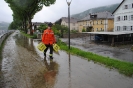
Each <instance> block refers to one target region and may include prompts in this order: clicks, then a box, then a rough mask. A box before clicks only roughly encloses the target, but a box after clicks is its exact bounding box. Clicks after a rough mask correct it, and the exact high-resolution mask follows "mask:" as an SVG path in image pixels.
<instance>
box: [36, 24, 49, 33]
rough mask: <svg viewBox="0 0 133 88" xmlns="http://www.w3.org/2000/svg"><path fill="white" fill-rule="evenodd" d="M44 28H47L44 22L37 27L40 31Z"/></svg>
mask: <svg viewBox="0 0 133 88" xmlns="http://www.w3.org/2000/svg"><path fill="white" fill-rule="evenodd" d="M46 28H47V25H46V24H41V25H40V26H39V27H38V30H39V31H40V32H41V33H42V32H43V31H44V30H45V29H46Z"/></svg>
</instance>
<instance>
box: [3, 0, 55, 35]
mask: <svg viewBox="0 0 133 88" xmlns="http://www.w3.org/2000/svg"><path fill="white" fill-rule="evenodd" d="M5 1H6V2H7V3H8V4H9V7H10V8H11V9H12V11H13V19H17V20H20V21H21V23H22V25H23V27H24V29H25V31H26V25H29V26H28V28H29V29H30V34H32V30H31V29H32V23H31V20H32V19H33V17H34V15H35V14H36V13H37V12H38V11H40V10H41V9H42V8H43V6H44V5H45V6H50V5H51V4H54V3H55V1H56V0H5Z"/></svg>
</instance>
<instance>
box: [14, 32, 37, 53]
mask: <svg viewBox="0 0 133 88" xmlns="http://www.w3.org/2000/svg"><path fill="white" fill-rule="evenodd" d="M14 39H15V42H16V44H17V45H20V46H22V47H24V48H26V49H28V50H29V51H34V47H33V39H31V38H27V37H25V36H23V35H21V34H16V35H15V36H14Z"/></svg>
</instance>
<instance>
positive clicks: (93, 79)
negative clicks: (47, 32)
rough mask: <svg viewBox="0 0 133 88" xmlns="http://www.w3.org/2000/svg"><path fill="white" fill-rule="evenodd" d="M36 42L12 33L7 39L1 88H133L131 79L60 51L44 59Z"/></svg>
mask: <svg viewBox="0 0 133 88" xmlns="http://www.w3.org/2000/svg"><path fill="white" fill-rule="evenodd" d="M38 43H39V41H36V40H32V39H27V38H25V37H22V36H21V35H20V34H19V33H16V32H15V33H14V34H12V35H11V36H10V37H9V38H8V39H7V41H6V44H5V47H4V50H3V61H2V72H3V73H4V87H3V88H132V87H133V78H129V77H126V76H124V75H122V74H119V73H118V72H117V70H113V69H108V68H106V67H104V66H102V65H100V64H96V63H93V62H92V61H87V60H85V59H83V58H81V57H77V56H74V55H70V54H69V53H66V52H64V51H61V50H60V51H59V54H57V53H54V59H53V60H50V59H49V58H48V57H47V58H44V57H43V53H42V52H41V51H39V50H38V49H37V48H36V46H37V45H38ZM48 53H49V51H48V52H47V55H48Z"/></svg>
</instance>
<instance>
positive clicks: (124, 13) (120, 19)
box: [113, 0, 133, 32]
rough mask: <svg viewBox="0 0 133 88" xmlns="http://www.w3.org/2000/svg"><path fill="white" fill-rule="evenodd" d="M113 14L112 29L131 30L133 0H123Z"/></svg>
mask: <svg viewBox="0 0 133 88" xmlns="http://www.w3.org/2000/svg"><path fill="white" fill-rule="evenodd" d="M113 14H114V31H129V32H130V31H133V0H123V1H122V2H121V3H120V5H119V6H118V7H117V8H116V10H115V11H114V12H113Z"/></svg>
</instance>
